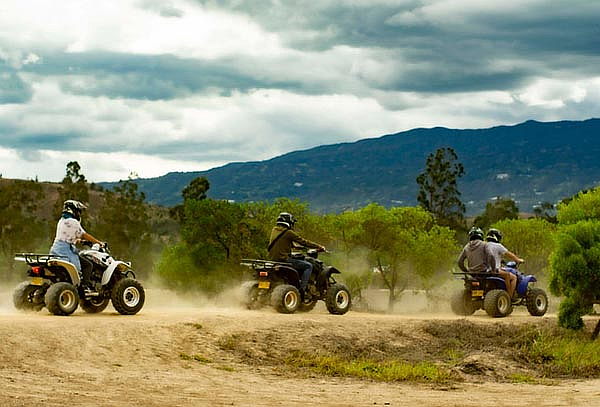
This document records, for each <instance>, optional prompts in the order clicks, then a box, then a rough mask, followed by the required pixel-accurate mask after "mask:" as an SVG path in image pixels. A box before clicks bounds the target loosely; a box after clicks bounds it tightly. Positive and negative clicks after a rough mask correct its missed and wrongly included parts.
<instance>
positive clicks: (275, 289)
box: [241, 249, 352, 315]
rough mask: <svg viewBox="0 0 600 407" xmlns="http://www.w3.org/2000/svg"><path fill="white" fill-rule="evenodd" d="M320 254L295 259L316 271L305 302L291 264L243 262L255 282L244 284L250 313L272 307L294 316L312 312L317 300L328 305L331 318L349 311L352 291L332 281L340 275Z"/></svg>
mask: <svg viewBox="0 0 600 407" xmlns="http://www.w3.org/2000/svg"><path fill="white" fill-rule="evenodd" d="M318 256H319V254H318V252H317V250H314V249H310V250H308V251H307V252H306V255H303V254H301V253H296V254H294V257H295V258H298V259H300V260H305V261H308V262H310V263H311V264H312V266H313V271H312V274H311V276H310V280H309V281H308V286H307V288H306V293H305V295H304V298H302V297H301V295H300V291H299V288H300V276H299V273H298V271H297V270H296V269H294V268H293V267H292V265H291V264H290V263H285V262H276V261H268V260H254V259H242V262H241V264H242V265H243V266H247V267H249V268H250V269H251V271H252V280H251V281H247V282H245V283H244V284H243V289H244V301H245V305H246V307H247V308H248V309H257V308H260V307H262V306H264V305H267V304H270V305H272V306H273V307H274V308H275V309H276V310H277V311H278V312H281V313H284V314H292V313H294V312H296V311H304V312H307V311H310V310H312V309H313V308H314V307H315V305H316V304H317V301H318V300H323V301H325V305H326V306H327V310H328V311H329V312H330V313H331V314H336V315H343V314H345V313H346V312H348V310H349V309H350V305H351V303H352V300H351V298H350V291H349V290H348V288H347V287H346V286H345V285H344V284H341V283H338V282H336V281H335V279H334V278H333V274H340V271H339V270H337V269H336V268H335V267H332V266H325V265H324V264H323V262H322V261H321V260H319V258H318Z"/></svg>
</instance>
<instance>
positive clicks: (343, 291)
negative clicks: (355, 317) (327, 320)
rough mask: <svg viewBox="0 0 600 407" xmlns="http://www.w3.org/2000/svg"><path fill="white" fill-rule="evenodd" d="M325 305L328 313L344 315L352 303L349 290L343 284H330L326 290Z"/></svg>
mask: <svg viewBox="0 0 600 407" xmlns="http://www.w3.org/2000/svg"><path fill="white" fill-rule="evenodd" d="M325 305H326V306H327V311H329V313H330V314H335V315H344V314H345V313H346V312H348V310H349V309H350V305H352V298H351V296H350V290H348V288H347V287H346V286H345V285H344V284H340V283H335V284H332V285H331V286H329V289H328V290H327V295H326V296H325Z"/></svg>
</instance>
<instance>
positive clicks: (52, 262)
mask: <svg viewBox="0 0 600 407" xmlns="http://www.w3.org/2000/svg"><path fill="white" fill-rule="evenodd" d="M48 265H49V266H53V267H62V268H63V269H65V270H67V273H69V277H70V278H71V283H72V284H73V285H74V286H75V287H78V286H79V283H80V282H81V279H80V278H79V271H77V268H76V267H75V265H74V264H73V263H71V262H69V261H65V260H60V259H48Z"/></svg>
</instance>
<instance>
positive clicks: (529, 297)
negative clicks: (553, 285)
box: [450, 261, 548, 318]
mask: <svg viewBox="0 0 600 407" xmlns="http://www.w3.org/2000/svg"><path fill="white" fill-rule="evenodd" d="M517 267H518V266H517V263H516V262H514V261H510V262H508V263H506V265H505V266H504V267H503V269H504V270H505V271H508V272H511V273H513V274H515V275H516V276H517V287H516V289H515V294H514V296H513V298H510V297H509V295H508V292H507V291H506V284H505V282H504V279H503V278H502V277H501V276H500V275H499V274H497V273H453V274H454V275H457V276H460V277H458V278H460V279H462V280H464V282H465V288H464V289H463V290H462V291H461V292H459V293H456V294H455V295H454V296H453V297H452V299H451V301H450V306H451V308H452V311H453V312H454V313H455V314H458V315H472V314H473V313H474V312H475V311H477V310H478V309H481V308H483V309H484V310H485V312H487V313H488V315H489V316H491V317H494V318H499V317H506V316H508V315H510V314H511V313H512V311H513V307H515V306H519V305H524V306H526V307H527V311H529V314H531V315H532V316H535V317H540V316H542V315H544V314H545V313H546V311H547V310H548V296H547V295H546V292H545V291H544V290H542V289H541V288H535V287H533V286H532V285H533V283H535V282H536V281H537V279H536V278H535V277H534V276H532V275H531V274H523V273H521V272H520V271H519V270H518V269H517Z"/></svg>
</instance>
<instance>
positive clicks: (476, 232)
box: [469, 226, 483, 240]
mask: <svg viewBox="0 0 600 407" xmlns="http://www.w3.org/2000/svg"><path fill="white" fill-rule="evenodd" d="M469 240H483V230H481V229H480V228H478V227H475V226H473V227H472V228H471V230H469Z"/></svg>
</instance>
